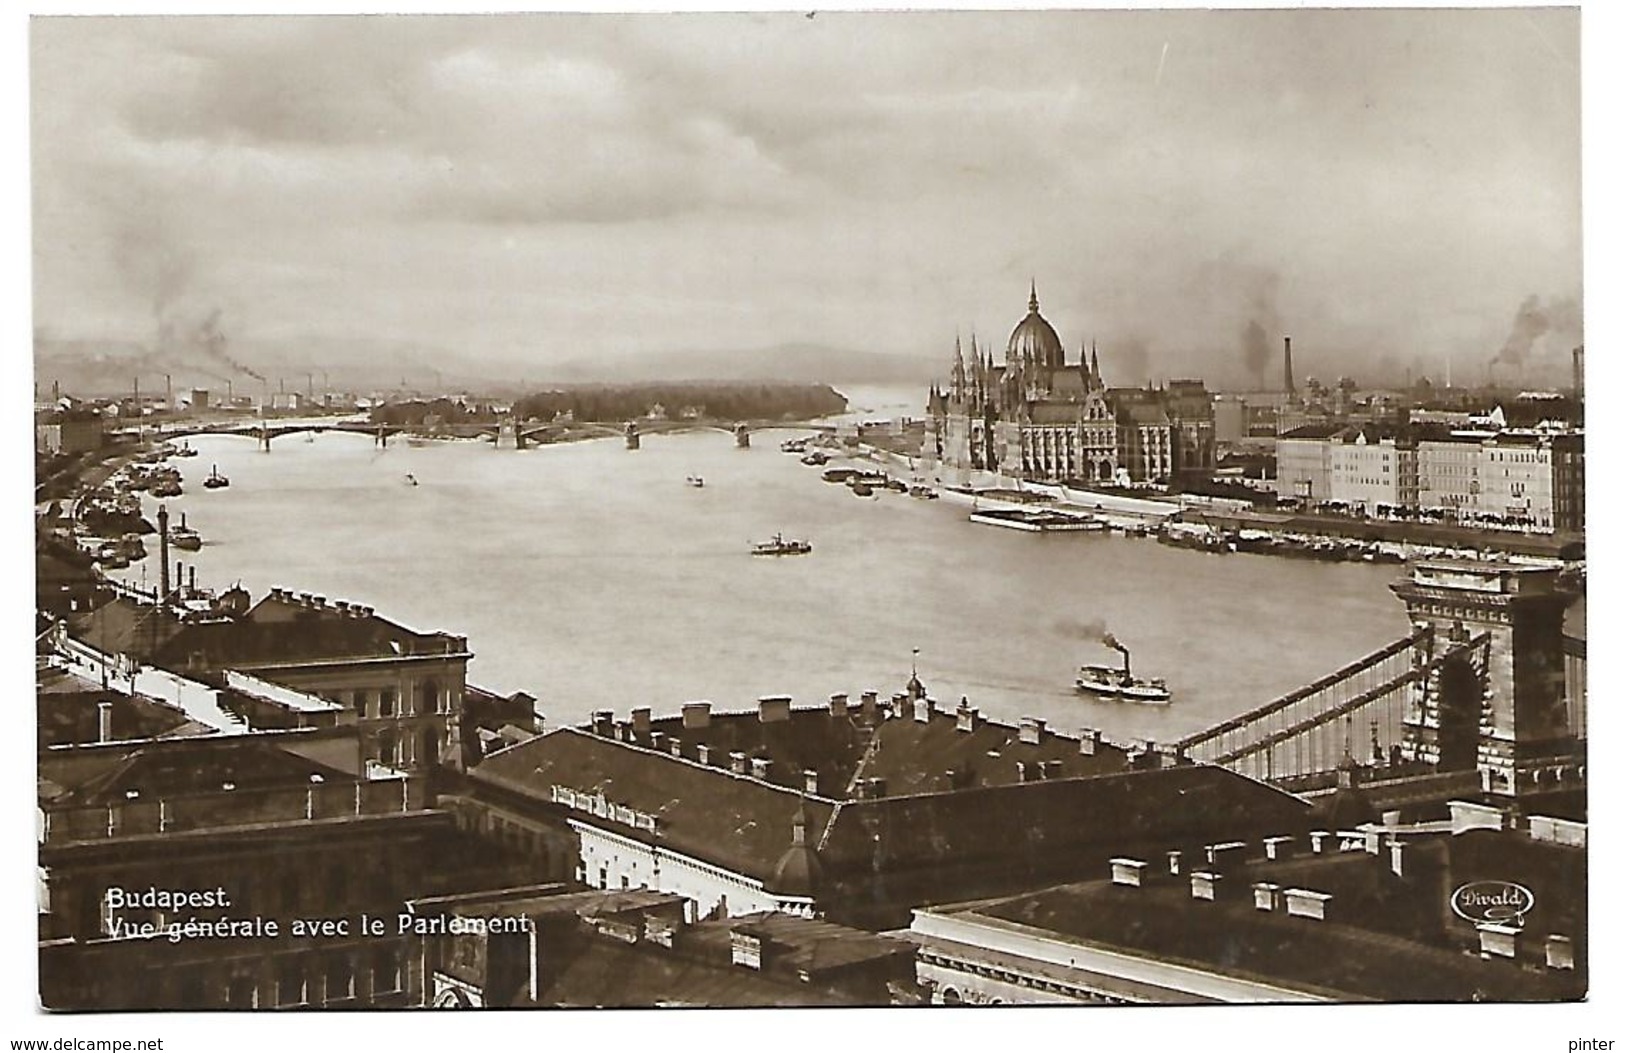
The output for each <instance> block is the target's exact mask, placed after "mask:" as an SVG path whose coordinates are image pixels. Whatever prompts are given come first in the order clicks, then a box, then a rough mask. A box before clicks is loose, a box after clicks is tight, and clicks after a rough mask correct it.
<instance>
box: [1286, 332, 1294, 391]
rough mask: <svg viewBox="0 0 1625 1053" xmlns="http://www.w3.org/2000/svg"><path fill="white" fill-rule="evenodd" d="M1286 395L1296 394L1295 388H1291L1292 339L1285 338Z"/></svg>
mask: <svg viewBox="0 0 1625 1053" xmlns="http://www.w3.org/2000/svg"><path fill="white" fill-rule="evenodd" d="M1286 393H1287V394H1288V395H1292V394H1296V393H1297V388H1295V387H1293V386H1292V338H1291V337H1290V336H1289V337H1287V338H1286Z"/></svg>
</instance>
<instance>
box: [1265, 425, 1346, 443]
mask: <svg viewBox="0 0 1625 1053" xmlns="http://www.w3.org/2000/svg"><path fill="white" fill-rule="evenodd" d="M1346 427H1347V425H1344V424H1304V425H1301V426H1299V427H1296V428H1293V429H1291V430H1290V431H1285V432H1282V433H1281V435H1280V438H1283V439H1330V438H1331V437H1333V436H1334V435H1337V434H1338V433H1339V432H1341V431H1343V430H1344V428H1346Z"/></svg>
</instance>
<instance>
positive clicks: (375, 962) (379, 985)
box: [372, 948, 401, 995]
mask: <svg viewBox="0 0 1625 1053" xmlns="http://www.w3.org/2000/svg"><path fill="white" fill-rule="evenodd" d="M400 989H401V968H400V966H399V965H398V964H397V963H396V961H395V952H394V951H392V950H389V949H388V948H379V949H378V950H375V951H373V952H372V993H373V994H374V995H379V994H385V993H388V992H391V991H399V990H400Z"/></svg>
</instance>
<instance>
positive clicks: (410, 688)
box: [69, 589, 472, 771]
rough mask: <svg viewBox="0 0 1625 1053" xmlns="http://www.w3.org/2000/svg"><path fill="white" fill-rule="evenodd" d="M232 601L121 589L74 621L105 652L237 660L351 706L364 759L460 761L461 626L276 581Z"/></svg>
mask: <svg viewBox="0 0 1625 1053" xmlns="http://www.w3.org/2000/svg"><path fill="white" fill-rule="evenodd" d="M233 609H240V611H241V613H238V614H237V615H236V616H220V617H213V618H209V619H205V620H191V619H183V618H181V617H179V616H178V615H176V614H175V612H173V611H171V610H169V609H167V608H164V607H162V606H160V605H156V604H153V605H143V604H141V603H139V602H136V601H133V600H131V599H130V598H128V597H120V598H118V599H116V600H114V601H113V602H111V603H108V604H106V605H104V606H102V607H99V608H97V609H95V610H93V611H90V612H87V613H84V614H80V615H76V616H74V617H73V618H72V619H70V623H69V624H70V632H71V633H72V635H73V636H75V637H77V638H80V639H82V640H83V641H84V642H85V643H86V644H88V645H89V646H91V647H93V648H95V649H96V650H98V651H100V652H102V653H106V654H116V655H124V656H128V658H129V659H130V660H132V661H135V662H140V663H146V664H149V665H154V666H159V667H162V668H164V669H168V670H172V671H174V672H177V673H182V674H184V675H186V676H190V677H194V678H198V679H205V680H209V681H219V682H220V683H222V684H224V683H225V678H226V675H227V673H228V671H235V672H238V673H243V674H248V675H250V676H252V677H254V678H257V679H260V680H266V681H271V682H273V683H276V684H281V685H284V686H286V687H289V688H292V689H294V690H297V691H300V692H304V693H306V694H310V695H315V696H318V697H320V698H324V699H327V700H328V701H330V702H336V703H339V704H341V705H343V706H344V707H346V708H347V709H349V710H351V711H352V712H353V714H354V720H355V723H356V725H357V727H358V729H359V733H360V737H361V742H362V748H363V750H364V755H365V759H366V760H368V761H371V762H373V763H376V764H378V765H381V766H383V767H386V768H399V769H402V770H406V771H415V770H418V769H422V768H427V767H430V766H433V765H437V764H443V765H446V766H448V767H461V766H462V765H463V764H464V762H465V758H464V756H463V729H462V703H463V694H464V691H465V690H466V686H467V667H468V660H469V658H471V657H472V654H471V653H470V651H469V650H468V641H467V640H466V639H465V638H464V637H461V636H454V635H451V634H449V633H440V632H419V631H417V630H414V629H409V628H407V627H405V626H403V625H400V624H398V623H396V622H393V621H390V620H388V619H386V618H382V617H379V616H378V615H377V614H375V613H374V612H373V609H372V608H371V607H365V606H362V605H360V604H351V603H345V602H343V601H333V602H329V601H328V600H327V599H326V598H324V597H322V596H313V595H311V594H309V593H300V594H295V593H292V592H289V591H286V590H283V589H272V590H271V592H270V595H268V596H266V597H265V598H264V599H262V600H261V601H260V602H259V603H257V604H253V605H252V606H250V605H249V602H248V597H247V595H246V593H244V594H243V595H242V597H241V600H240V602H239V603H238V604H236V605H235V606H234V607H233Z"/></svg>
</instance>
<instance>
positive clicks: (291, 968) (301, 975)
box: [276, 957, 305, 1005]
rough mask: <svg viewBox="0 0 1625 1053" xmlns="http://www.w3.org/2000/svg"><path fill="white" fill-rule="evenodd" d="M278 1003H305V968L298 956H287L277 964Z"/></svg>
mask: <svg viewBox="0 0 1625 1053" xmlns="http://www.w3.org/2000/svg"><path fill="white" fill-rule="evenodd" d="M276 1004H277V1005H304V1004H305V970H304V969H303V968H302V967H301V966H300V964H299V959H298V958H292V957H290V958H285V959H283V960H282V962H281V963H280V964H279V965H278V966H277V974H276Z"/></svg>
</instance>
